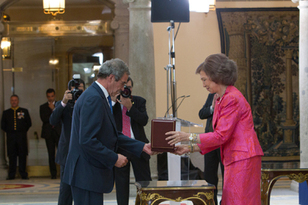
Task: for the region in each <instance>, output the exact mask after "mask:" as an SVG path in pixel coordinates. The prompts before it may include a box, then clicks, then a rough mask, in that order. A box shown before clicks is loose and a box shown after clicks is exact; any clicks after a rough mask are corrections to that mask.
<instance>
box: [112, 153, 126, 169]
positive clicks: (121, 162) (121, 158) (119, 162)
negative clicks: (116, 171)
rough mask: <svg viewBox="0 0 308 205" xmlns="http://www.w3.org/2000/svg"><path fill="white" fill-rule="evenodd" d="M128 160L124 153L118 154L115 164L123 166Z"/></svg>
mask: <svg viewBox="0 0 308 205" xmlns="http://www.w3.org/2000/svg"><path fill="white" fill-rule="evenodd" d="M127 162H128V160H127V158H126V157H125V156H124V155H121V154H118V160H117V162H116V163H115V165H114V166H116V167H118V168H121V167H124V166H125V165H126V164H127Z"/></svg>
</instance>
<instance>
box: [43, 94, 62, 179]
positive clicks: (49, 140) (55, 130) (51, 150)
mask: <svg viewBox="0 0 308 205" xmlns="http://www.w3.org/2000/svg"><path fill="white" fill-rule="evenodd" d="M46 97H47V100H48V101H47V102H46V103H44V104H42V105H41V106H40V117H41V120H42V122H43V125H42V134H41V137H42V138H44V139H45V141H46V146H47V151H48V161H49V170H50V174H51V178H52V179H56V178H57V168H56V162H55V157H56V147H58V142H59V138H60V134H61V124H57V125H56V126H52V125H51V124H50V123H49V117H50V115H51V113H52V112H53V110H54V109H55V103H56V101H55V98H56V95H55V90H54V89H52V88H49V89H48V90H47V91H46Z"/></svg>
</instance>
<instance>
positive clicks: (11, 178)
mask: <svg viewBox="0 0 308 205" xmlns="http://www.w3.org/2000/svg"><path fill="white" fill-rule="evenodd" d="M13 179H15V177H7V178H6V180H13Z"/></svg>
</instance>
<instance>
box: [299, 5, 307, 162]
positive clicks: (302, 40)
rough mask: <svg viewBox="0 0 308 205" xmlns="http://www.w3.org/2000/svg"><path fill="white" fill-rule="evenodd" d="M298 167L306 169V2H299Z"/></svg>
mask: <svg viewBox="0 0 308 205" xmlns="http://www.w3.org/2000/svg"><path fill="white" fill-rule="evenodd" d="M298 8H299V110H300V132H299V133H300V166H301V168H307V167H308V149H307V147H306V146H307V144H308V126H307V124H308V106H307V102H308V58H307V56H308V1H307V0H301V1H299V6H298Z"/></svg>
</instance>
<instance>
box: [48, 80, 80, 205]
mask: <svg viewBox="0 0 308 205" xmlns="http://www.w3.org/2000/svg"><path fill="white" fill-rule="evenodd" d="M68 88H69V89H68V90H66V91H65V92H64V96H63V99H62V101H61V102H57V103H56V106H55V109H54V111H53V113H52V114H51V116H50V119H49V121H50V124H52V125H56V124H58V123H60V122H61V124H62V132H61V136H60V140H59V145H58V151H57V155H56V163H58V164H59V165H60V179H61V182H60V191H59V198H58V205H72V201H73V197H72V193H71V187H70V186H69V185H68V184H65V183H63V182H62V177H63V172H64V168H65V162H66V156H67V153H68V148H69V143H70V135H71V125H72V115H73V108H74V104H75V101H76V100H77V99H78V97H79V96H80V95H81V94H82V92H83V91H84V90H85V83H84V81H83V80H81V79H80V76H76V75H74V76H73V80H71V81H70V82H69V83H68Z"/></svg>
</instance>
